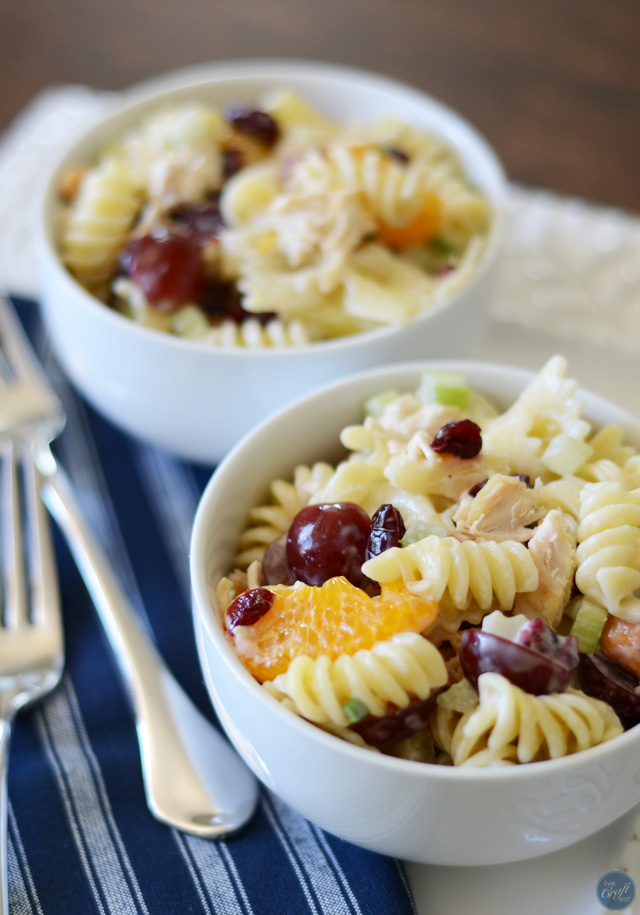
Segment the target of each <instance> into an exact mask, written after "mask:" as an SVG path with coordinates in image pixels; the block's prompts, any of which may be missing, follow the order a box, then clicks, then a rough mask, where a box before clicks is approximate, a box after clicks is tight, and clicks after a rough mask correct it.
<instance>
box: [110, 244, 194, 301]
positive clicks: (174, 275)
mask: <svg viewBox="0 0 640 915" xmlns="http://www.w3.org/2000/svg"><path fill="white" fill-rule="evenodd" d="M120 269H121V270H122V272H123V273H124V274H125V275H126V276H130V277H131V279H132V280H133V281H134V283H136V285H138V286H139V287H140V289H142V291H143V292H144V294H145V297H146V299H147V302H148V303H149V305H150V306H151V307H152V308H157V309H158V310H159V311H167V310H171V309H174V308H177V307H178V306H180V305H184V304H185V303H187V302H189V303H193V302H198V301H199V299H200V296H201V295H202V292H203V289H204V266H203V263H202V259H201V256H200V248H199V246H198V245H197V244H196V242H194V241H193V240H192V239H189V238H183V237H182V236H180V235H169V234H167V235H163V236H158V237H156V236H154V235H143V236H142V237H141V238H135V239H134V240H133V241H130V242H129V243H128V245H127V246H126V247H125V248H124V249H123V251H122V253H121V254H120Z"/></svg>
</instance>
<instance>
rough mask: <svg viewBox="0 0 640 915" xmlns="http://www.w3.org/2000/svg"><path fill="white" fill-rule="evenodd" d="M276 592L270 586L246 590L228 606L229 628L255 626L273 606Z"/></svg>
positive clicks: (231, 629)
mask: <svg viewBox="0 0 640 915" xmlns="http://www.w3.org/2000/svg"><path fill="white" fill-rule="evenodd" d="M274 600H275V594H274V593H273V591H269V589H268V588H252V589H251V591H245V592H244V594H240V595H239V596H238V597H236V599H235V600H234V601H233V602H232V603H230V604H229V606H228V607H227V613H226V617H227V629H228V630H229V632H233V630H234V629H235V628H236V626H254V625H255V624H256V623H257V622H258V620H261V619H262V617H263V616H264V615H265V613H268V612H269V610H271V607H272V606H273V602H274Z"/></svg>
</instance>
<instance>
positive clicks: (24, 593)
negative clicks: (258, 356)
mask: <svg viewBox="0 0 640 915" xmlns="http://www.w3.org/2000/svg"><path fill="white" fill-rule="evenodd" d="M5 343H8V345H7V346H6V348H5V345H4V344H5ZM3 355H4V356H5V358H3ZM63 425H64V416H63V414H62V412H61V411H60V410H58V409H57V408H56V404H55V402H54V401H53V400H52V399H51V398H49V397H48V396H47V394H46V391H44V390H43V391H39V392H38V391H37V390H35V389H33V388H32V387H31V386H30V384H29V383H28V381H27V380H26V378H25V376H23V375H22V374H21V371H20V366H19V364H18V363H17V362H16V361H15V353H14V352H12V348H11V343H10V341H6V340H5V339H4V333H3V332H2V330H0V486H1V489H0V911H1V912H2V913H3V915H5V913H7V912H8V911H9V889H8V874H7V841H8V835H7V806H8V797H7V777H8V770H9V746H10V741H11V730H12V725H13V719H14V717H15V715H16V713H17V712H18V711H19V710H20V709H22V708H24V707H25V706H26V705H28V704H30V703H32V702H35V701H36V700H37V699H40V698H42V697H43V696H45V695H46V694H47V693H49V692H50V691H51V690H52V689H53V688H54V687H55V686H56V685H57V684H58V682H59V680H60V677H61V675H62V669H63V665H64V648H63V635H62V621H61V617H60V603H59V594H58V580H57V575H56V568H55V561H54V554H53V546H52V543H51V532H50V529H49V523H48V521H49V519H48V517H47V513H46V510H45V508H44V505H43V504H42V501H41V500H40V498H39V494H38V491H39V485H40V479H39V472H38V470H37V469H36V466H35V463H34V460H33V455H34V451H35V450H36V448H37V447H39V445H38V443H39V442H41V441H42V442H46V441H48V439H49V437H51V436H53V435H55V434H57V432H58V431H59V430H60V429H61V428H62V426H63Z"/></svg>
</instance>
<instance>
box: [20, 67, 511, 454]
mask: <svg viewBox="0 0 640 915" xmlns="http://www.w3.org/2000/svg"><path fill="white" fill-rule="evenodd" d="M283 86H284V87H290V88H292V89H295V90H298V91H299V92H300V93H302V94H303V95H304V96H305V97H306V98H307V99H308V100H309V101H310V102H311V104H312V105H314V106H316V107H317V108H318V109H320V110H321V111H323V112H324V113H325V114H326V115H328V116H329V117H332V118H334V119H337V120H354V119H355V120H361V121H362V122H366V121H371V120H375V119H377V118H379V117H382V116H393V117H394V118H397V119H399V120H405V121H406V122H408V123H411V124H415V125H416V126H418V127H421V128H424V129H425V130H428V131H432V132H434V133H436V134H439V135H441V136H442V137H443V138H445V139H446V140H447V141H448V142H449V143H450V144H451V146H452V147H454V148H455V149H456V150H457V152H458V153H459V155H460V157H461V159H462V162H463V164H464V166H465V168H466V170H467V173H468V175H469V177H470V178H471V180H472V181H473V182H474V183H475V184H476V185H477V186H478V188H479V189H480V190H481V191H483V192H484V194H485V195H486V196H487V198H488V199H489V201H490V202H491V204H492V206H493V209H494V212H495V220H494V223H493V227H492V230H491V233H490V237H489V240H488V244H487V246H486V250H485V251H484V254H483V257H482V261H481V263H480V266H479V269H478V271H477V274H476V276H475V279H474V280H473V281H472V282H471V283H470V284H469V285H467V286H466V288H464V289H461V290H460V291H459V292H458V293H457V294H456V295H455V296H452V297H451V299H450V300H449V301H446V302H442V303H441V304H439V305H437V306H436V307H434V308H433V309H431V310H430V311H428V312H427V313H426V314H424V315H423V316H422V317H420V318H418V320H417V321H415V322H414V323H412V324H411V325H410V326H409V327H388V328H384V329H380V330H375V331H372V332H368V333H365V334H359V335H357V336H353V337H349V338H343V339H340V340H336V341H327V342H321V343H314V344H312V345H308V346H304V347H301V348H298V349H273V350H263V351H257V352H256V351H253V352H251V351H248V350H245V349H233V350H223V349H214V348H213V347H211V346H210V345H207V344H204V343H198V342H193V341H187V340H184V339H180V338H177V337H171V336H169V335H167V334H162V333H160V332H157V331H154V330H150V329H148V328H145V327H141V326H139V325H137V324H135V323H134V322H133V321H130V320H128V319H127V318H125V317H122V316H121V315H119V314H117V313H116V312H114V311H112V310H110V309H109V308H107V307H106V306H105V305H104V304H102V303H101V302H99V301H97V300H96V299H95V298H94V297H93V296H91V295H90V294H89V293H88V292H87V291H86V290H84V289H83V288H82V287H81V286H80V284H79V283H78V282H77V281H76V280H75V279H74V278H73V277H72V276H71V275H70V274H69V273H68V271H67V270H66V269H65V268H64V267H63V265H62V263H61V261H60V259H59V256H58V253H57V250H56V237H55V236H56V232H55V227H56V214H57V212H58V206H59V204H58V200H57V193H56V187H57V181H58V177H59V175H60V174H61V173H62V172H64V171H65V170H66V169H68V168H69V167H70V166H73V165H77V164H79V163H87V162H91V161H93V159H94V157H95V156H96V155H97V154H98V153H99V152H100V151H101V150H103V149H104V148H105V146H107V145H108V144H110V143H112V142H113V141H114V140H115V139H117V138H119V137H121V136H122V134H123V133H124V132H125V131H126V130H128V129H130V128H133V127H135V126H136V125H137V124H139V123H140V121H141V120H142V119H143V118H144V117H145V116H147V115H149V114H150V112H152V111H153V110H155V109H157V108H158V107H160V106H164V105H166V104H168V103H174V102H175V103H177V102H179V101H183V100H185V99H197V100H207V101H209V102H212V103H214V104H220V105H225V104H227V103H230V102H240V103H251V102H258V101H259V99H260V98H261V97H262V96H263V94H264V93H265V92H266V91H268V90H270V89H273V88H276V87H283ZM504 197H505V179H504V175H503V171H502V168H501V166H500V163H499V161H498V160H497V158H496V156H495V154H494V153H493V151H492V150H491V149H490V148H489V146H488V145H487V143H486V142H485V141H484V139H483V138H482V137H481V136H479V135H478V133H477V132H476V131H475V130H474V129H473V128H472V127H471V126H470V125H469V124H468V123H466V122H465V121H464V120H463V119H462V118H460V117H459V116H458V115H457V114H455V113H454V112H453V111H451V110H449V109H448V108H446V107H444V106H443V105H441V104H439V103H438V102H437V101H435V100H434V99H432V98H430V97H428V96H426V95H424V94H423V93H421V92H419V91H417V90H415V89H412V88H410V87H408V86H405V85H402V84H400V83H397V82H394V81H392V80H389V79H385V78H383V77H380V76H376V75H374V74H371V73H366V72H362V71H359V70H354V69H350V68H345V67H338V66H333V65H327V64H316V63H303V62H298V61H268V60H267V61H235V62H227V63H217V64H211V65H208V66H202V67H196V68H191V69H187V70H182V71H178V72H176V73H172V74H169V75H167V76H164V77H161V78H159V79H156V80H152V81H150V82H148V83H145V84H143V85H141V86H138V87H137V88H135V89H133V90H131V92H129V93H126V94H125V95H124V96H123V98H122V103H121V104H120V105H119V106H118V108H117V110H115V111H113V112H111V113H108V114H107V115H106V116H105V117H104V118H103V119H102V120H101V121H100V122H99V123H98V124H96V125H95V126H94V127H93V128H92V129H90V130H89V131H88V132H87V133H86V134H84V135H83V136H82V137H80V138H79V139H78V140H76V141H75V142H74V143H73V145H72V146H71V148H70V149H68V150H67V151H66V152H65V154H64V155H63V156H62V157H61V158H60V159H59V161H58V162H57V163H56V164H55V166H54V167H53V169H52V171H51V173H50V174H49V175H48V176H47V179H46V181H45V182H44V186H43V190H42V193H41V194H40V195H39V202H38V208H37V213H36V218H35V250H36V255H37V263H38V269H39V283H40V295H41V306H42V312H43V317H44V321H45V323H46V326H47V328H48V331H49V334H50V337H51V340H52V343H53V346H54V349H55V352H56V354H57V356H58V358H59V359H60V361H61V363H62V366H63V367H64V369H65V370H66V372H67V374H68V375H69V376H70V378H71V380H72V381H73V382H74V384H75V385H76V386H77V387H78V388H79V390H80V391H81V392H82V393H83V394H84V395H85V396H86V397H87V399H88V400H89V401H90V402H91V403H92V404H93V405H94V406H95V407H96V408H97V409H98V410H99V411H101V412H102V413H103V414H104V415H105V416H106V417H107V418H108V419H110V420H112V421H113V422H114V423H116V424H117V425H119V426H121V427H122V428H124V429H125V430H126V431H128V432H130V433H132V434H133V435H136V436H139V437H141V438H142V439H145V440H148V441H151V442H153V443H155V444H158V445H161V446H163V447H165V448H167V449H170V450H172V451H174V452H175V453H177V454H179V455H181V456H183V457H186V458H190V459H193V460H197V461H202V462H205V463H215V462H217V461H218V460H219V459H220V458H221V457H222V456H223V454H225V453H226V452H227V451H228V449H229V448H230V447H231V446H232V445H233V444H235V442H237V441H238V439H239V438H240V437H241V436H242V435H243V434H244V433H245V432H247V431H248V430H249V429H250V428H251V427H252V426H254V425H255V424H256V422H258V421H259V420H261V419H262V418H263V417H264V416H266V415H267V414H268V413H270V412H272V411H273V410H274V409H276V408H278V407H280V406H281V405H283V404H284V403H287V402H289V401H290V400H292V399H293V398H294V397H295V396H297V395H299V394H301V393H304V392H305V391H308V390H312V389H313V388H315V387H317V386H318V385H319V384H323V383H326V382H328V381H331V380H332V379H334V378H338V377H340V376H343V375H346V374H349V373H352V372H354V371H358V370H360V369H365V368H369V367H373V366H377V365H380V364H383V363H388V362H396V361H402V360H409V359H419V358H424V357H427V356H436V355H445V356H467V355H470V354H472V352H473V351H474V348H475V347H476V345H477V343H478V340H479V338H480V336H481V334H482V331H483V328H484V324H485V319H486V315H487V309H488V301H489V295H490V289H491V281H492V276H493V272H494V267H495V262H496V257H497V254H498V250H499V243H500V238H501V235H502V229H503V208H504Z"/></svg>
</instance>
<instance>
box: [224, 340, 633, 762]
mask: <svg viewBox="0 0 640 915" xmlns="http://www.w3.org/2000/svg"><path fill="white" fill-rule="evenodd" d="M566 368H567V367H566V362H565V360H564V358H563V357H561V356H554V357H552V358H551V359H550V360H549V361H548V363H547V364H546V365H545V366H544V367H543V368H542V369H541V370H540V371H539V372H538V374H537V375H536V376H535V377H533V379H532V380H531V381H530V382H529V384H528V385H527V386H526V387H525V389H524V390H523V392H522V393H521V395H520V396H519V397H518V399H517V400H516V401H515V402H514V403H513V404H512V405H511V406H510V407H509V408H508V409H506V410H504V411H503V412H500V411H499V410H498V409H497V408H495V407H494V406H493V405H492V404H491V403H490V402H488V401H487V400H486V399H485V398H484V397H483V396H481V395H480V394H479V393H478V392H476V391H474V390H471V389H469V387H468V386H467V384H466V381H465V379H464V378H462V377H461V376H457V375H450V374H445V373H433V374H429V373H427V374H425V375H424V377H423V378H422V380H421V383H420V385H419V387H418V389H417V390H415V391H412V392H406V393H401V392H397V391H383V392H380V394H379V395H376V396H374V397H373V398H371V399H370V400H369V401H367V403H366V404H365V417H364V420H363V421H362V422H361V423H359V424H355V425H352V426H347V427H346V428H344V429H343V430H342V433H341V436H340V438H341V442H342V445H343V446H344V447H345V449H346V456H345V457H344V459H343V460H342V461H340V462H339V463H338V464H337V465H335V466H334V465H332V464H328V463H326V462H323V461H319V462H318V463H316V464H314V465H312V466H298V467H296V468H295V470H294V473H293V477H292V479H291V481H290V482H289V481H286V480H284V479H277V480H274V481H273V483H272V484H271V487H270V493H269V497H268V498H267V499H265V501H264V503H263V504H260V505H257V506H256V507H255V508H254V509H253V510H252V511H251V513H250V517H249V518H248V519H247V522H246V525H245V529H244V531H243V533H242V535H241V538H240V541H239V543H238V545H237V551H236V559H235V567H234V569H233V570H232V571H231V572H230V573H229V574H228V575H227V576H225V577H223V578H222V579H221V580H220V581H219V582H218V583H217V585H216V587H215V588H214V595H215V598H214V602H215V604H216V607H217V610H218V612H219V614H220V618H221V620H222V622H223V625H224V627H225V630H226V633H227V636H228V638H229V640H230V642H231V644H232V645H233V647H234V649H235V651H236V653H237V654H238V656H239V657H240V659H241V660H242V662H243V663H244V664H245V666H246V667H247V668H248V670H249V671H250V672H251V674H252V675H253V676H254V677H255V678H256V679H257V680H258V681H259V682H260V683H261V684H262V688H263V689H265V690H266V691H268V692H269V694H270V695H271V696H273V697H274V698H275V699H276V700H277V701H279V702H281V703H282V704H283V705H285V706H286V707H287V708H288V709H290V710H291V711H292V712H293V713H295V714H297V715H300V716H302V717H304V718H306V719H307V720H309V721H311V722H313V723H314V724H315V725H317V726H318V727H321V728H324V729H325V730H328V731H329V732H331V733H333V734H336V735H337V736H339V737H341V738H342V739H345V740H349V741H351V742H353V743H356V744H359V745H361V746H363V747H367V748H369V749H372V750H374V751H377V752H382V753H386V754H390V755H394V756H398V757H403V758H407V759H412V760H417V761H420V762H423V763H430V764H445V765H454V766H466V767H469V766H472V767H487V766H504V765H519V764H524V763H530V762H538V761H543V760H547V759H553V758H557V757H560V756H565V755H567V754H571V753H576V752H579V751H582V750H585V749H587V748H589V747H592V746H595V745H596V744H599V743H602V742H604V741H607V740H609V739H611V738H613V737H615V736H616V735H618V734H620V733H622V731H623V730H624V729H625V728H628V727H631V726H632V725H635V724H636V723H638V722H640V610H639V609H638V607H639V606H640V604H639V598H638V591H639V589H640V455H639V454H638V453H637V452H636V451H635V449H634V448H632V447H631V446H629V445H628V444H626V443H625V442H624V440H623V438H624V437H623V432H622V429H621V428H619V427H617V426H614V425H609V426H605V427H603V428H600V429H593V428H592V426H591V424H590V423H589V422H588V421H587V419H586V418H585V417H584V416H583V404H582V402H581V401H580V399H579V397H578V396H577V384H576V382H575V381H573V380H571V379H569V378H567V377H566Z"/></svg>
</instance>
